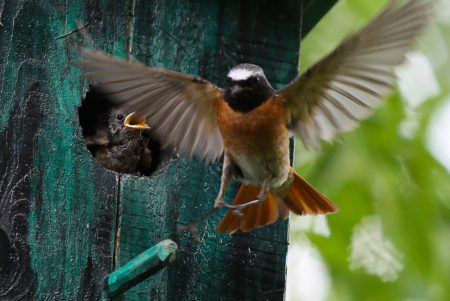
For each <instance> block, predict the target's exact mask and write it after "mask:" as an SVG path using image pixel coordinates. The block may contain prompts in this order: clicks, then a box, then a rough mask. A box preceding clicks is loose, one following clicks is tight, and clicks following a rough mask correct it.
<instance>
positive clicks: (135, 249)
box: [116, 0, 300, 300]
mask: <svg viewBox="0 0 450 301" xmlns="http://www.w3.org/2000/svg"><path fill="white" fill-rule="evenodd" d="M134 12H135V13H134V15H135V18H134V23H133V28H134V29H133V35H132V36H133V39H132V44H131V46H132V54H133V55H134V56H135V57H136V58H137V59H139V60H141V61H143V62H145V63H147V64H148V65H152V66H164V67H166V68H169V69H172V70H177V71H181V72H187V73H190V74H196V75H200V76H202V77H205V78H207V79H208V80H210V81H212V82H214V83H216V84H219V85H221V84H224V81H225V79H226V73H227V72H228V70H229V68H231V67H232V66H233V65H235V64H236V63H239V62H251V63H256V64H258V65H260V66H261V67H263V68H264V70H265V71H266V73H267V76H268V78H269V79H270V80H271V82H272V83H273V84H274V85H275V86H276V87H279V86H282V85H284V84H286V83H287V82H288V81H289V80H290V79H292V78H294V77H295V76H296V74H297V62H298V45H299V37H300V1H288V0H283V1H281V2H280V1H277V2H276V3H275V2H273V1H206V0H204V1H183V2H180V1H144V0H137V1H136V2H135V7H134ZM220 174H221V164H216V165H210V166H204V165H203V164H202V163H201V162H198V161H196V160H193V161H189V160H187V159H186V158H184V157H181V158H178V159H175V160H173V161H172V162H170V164H169V165H168V166H164V167H163V168H161V170H160V171H159V172H158V173H157V174H156V175H154V176H152V177H150V178H136V177H133V176H130V177H125V178H123V181H122V182H121V185H120V194H121V203H120V204H121V205H120V206H121V209H120V212H121V216H120V243H119V245H118V252H117V260H116V266H121V265H123V264H125V263H126V262H127V261H128V260H130V259H132V258H133V257H134V256H136V255H138V254H139V253H140V252H142V251H144V250H145V249H146V248H148V247H150V246H151V245H153V244H155V243H157V242H158V241H160V240H162V239H165V238H171V239H174V240H175V241H176V242H177V243H178V245H179V255H178V258H177V260H176V262H174V263H172V264H171V265H170V266H169V267H168V268H167V269H165V270H164V271H162V272H160V273H159V274H157V275H154V276H152V278H150V279H148V280H146V281H144V282H143V283H141V284H139V285H138V286H136V287H135V288H134V289H132V290H130V291H129V292H128V293H126V294H125V295H123V297H122V300H147V299H149V300H165V299H167V300H179V299H180V298H183V299H184V300H249V299H252V300H281V299H282V298H283V294H284V285H285V256H286V251H287V223H286V222H278V223H276V224H275V225H272V226H269V227H266V228H263V229H260V230H257V231H254V232H252V233H249V234H248V233H246V234H244V233H238V234H235V235H233V236H229V235H224V234H221V235H218V234H217V233H215V231H214V229H215V225H216V224H217V223H218V221H219V219H220V217H221V216H223V214H224V213H225V212H224V211H222V212H220V214H218V215H216V216H213V217H211V218H210V219H209V220H208V221H206V222H205V223H203V224H202V225H201V226H200V229H199V237H200V242H196V241H194V240H193V239H192V235H191V234H190V233H178V232H177V231H176V229H177V225H185V224H187V223H189V222H191V221H192V220H193V219H195V218H196V217H198V216H200V215H201V214H203V213H204V212H205V211H207V210H208V209H209V208H211V206H212V204H213V202H214V198H215V196H216V194H217V192H218V188H219V182H220ZM232 192H233V191H230V193H229V194H228V196H227V197H228V201H229V202H230V201H231V198H232V196H233V193H232ZM211 288H214V289H211Z"/></svg>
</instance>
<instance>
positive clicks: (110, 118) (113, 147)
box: [86, 107, 152, 174]
mask: <svg viewBox="0 0 450 301" xmlns="http://www.w3.org/2000/svg"><path fill="white" fill-rule="evenodd" d="M106 125H107V126H106V127H104V128H99V129H97V131H96V133H95V134H93V135H91V136H87V137H86V144H87V146H88V149H89V150H90V151H91V152H92V155H93V156H94V157H95V159H97V161H99V162H100V163H101V164H102V165H103V166H104V167H106V168H108V169H110V170H114V171H116V172H121V173H128V174H141V173H142V171H145V170H148V169H149V168H150V166H151V164H152V153H151V150H150V148H149V137H148V133H146V131H147V130H148V129H150V127H149V126H148V124H147V123H146V121H145V119H144V118H143V117H140V116H139V115H138V114H136V113H131V114H127V113H125V111H124V109H123V108H117V107H114V108H112V109H111V111H110V112H109V113H108V114H107V116H106Z"/></svg>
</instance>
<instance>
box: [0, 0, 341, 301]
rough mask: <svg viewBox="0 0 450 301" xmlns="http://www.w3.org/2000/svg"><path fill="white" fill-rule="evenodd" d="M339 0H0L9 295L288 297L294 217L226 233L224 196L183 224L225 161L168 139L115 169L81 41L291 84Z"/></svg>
mask: <svg viewBox="0 0 450 301" xmlns="http://www.w3.org/2000/svg"><path fill="white" fill-rule="evenodd" d="M334 2H335V1H333V0H330V1H328V0H327V1H310V0H281V1H234V0H233V1H217V0H212V1H139V0H137V1H135V0H130V1H103V0H101V1H90V0H72V1H57V0H49V1H30V0H25V1H6V2H5V1H3V2H2V3H0V17H1V20H0V21H1V23H0V41H1V45H2V47H1V50H0V56H1V57H0V66H1V69H0V83H1V99H0V107H1V110H0V113H1V115H0V246H1V247H0V299H1V300H47V299H51V300H87V299H88V300H100V299H102V300H105V299H108V298H117V299H120V300H180V299H184V300H282V299H283V296H284V290H285V278H286V253H287V246H288V223H287V222H284V221H279V222H277V223H275V224H273V225H270V226H267V227H264V228H261V229H258V230H255V231H252V232H249V233H242V232H237V233H235V234H233V235H228V234H223V233H216V232H215V226H216V225H217V223H218V222H219V220H220V219H221V217H223V215H224V214H225V209H224V210H221V211H219V212H218V213H217V214H215V215H212V216H210V217H209V218H208V219H206V220H205V221H204V222H202V223H201V224H200V225H199V227H198V233H197V234H196V235H197V236H198V237H195V236H196V235H194V234H195V233H192V232H191V231H183V230H181V229H183V226H186V225H188V224H190V223H191V222H192V221H195V220H196V218H198V217H200V216H202V215H203V214H204V213H205V212H208V210H210V209H211V207H212V206H213V204H214V198H215V196H216V195H217V192H218V189H219V184H220V176H221V163H220V162H219V163H215V164H209V165H204V164H203V163H202V162H200V161H199V160H197V159H195V158H194V159H188V158H186V157H184V156H182V155H176V154H173V153H171V152H168V154H167V156H166V157H165V158H166V160H161V162H160V164H158V166H157V167H155V168H154V170H152V172H151V173H149V174H145V175H142V174H139V175H134V174H127V173H118V172H114V171H110V170H108V169H106V168H105V167H104V166H103V165H101V164H99V162H97V161H96V160H95V158H94V157H93V156H92V154H91V152H89V150H88V148H87V147H86V143H85V139H84V136H83V130H82V127H81V125H80V118H79V107H80V105H81V103H82V101H83V98H85V97H86V95H87V91H88V90H89V87H88V86H87V83H86V81H85V80H84V79H83V77H81V76H80V74H81V72H80V70H79V69H77V68H75V67H73V66H71V65H69V64H68V62H69V61H71V60H75V59H77V48H78V47H79V46H80V45H84V46H87V47H92V48H96V49H101V50H103V51H105V52H107V53H110V54H112V55H115V56H118V57H122V58H124V59H125V58H130V57H133V58H136V59H138V60H140V61H141V62H143V63H145V64H147V65H150V66H156V67H164V68H167V69H170V70H174V71H179V72H184V73H188V74H192V75H198V76H201V77H203V78H206V79H207V80H209V81H211V82H213V83H216V84H217V85H222V84H224V82H225V80H226V74H227V72H228V70H229V69H230V68H231V67H232V66H233V65H236V64H237V63H244V62H248V63H254V64H257V65H259V66H261V67H262V68H263V69H264V70H265V72H266V75H267V77H268V78H269V80H270V82H271V83H272V84H273V85H274V86H275V88H280V87H282V86H283V85H285V84H286V83H287V82H289V81H290V80H291V79H293V78H294V77H295V76H296V75H297V70H298V59H299V45H300V39H301V37H302V36H305V35H306V34H307V32H308V31H309V30H310V29H311V27H312V26H313V25H314V24H315V23H316V22H317V21H318V20H319V19H320V17H321V16H322V15H323V14H325V13H326V11H327V10H328V9H329V8H330V7H331V6H332V5H333V4H334ZM237 187H238V186H237V185H235V187H234V191H236V189H237ZM232 192H233V191H231V192H230V193H228V194H227V198H226V201H227V202H231V199H232V198H233V193H232ZM195 238H196V239H195ZM168 239H169V240H170V241H168ZM160 242H162V243H160Z"/></svg>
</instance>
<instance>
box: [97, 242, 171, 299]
mask: <svg viewBox="0 0 450 301" xmlns="http://www.w3.org/2000/svg"><path fill="white" fill-rule="evenodd" d="M177 249H178V246H177V244H176V243H175V242H174V241H172V240H170V239H166V240H163V241H162V242H160V243H158V244H157V245H156V246H153V247H151V248H149V249H148V250H145V251H144V252H142V253H141V254H139V255H138V256H136V257H135V258H133V259H132V260H130V261H129V262H127V263H126V264H125V265H124V266H122V267H120V268H118V269H117V270H115V271H114V272H112V273H111V274H109V275H108V277H107V282H106V283H107V285H106V288H105V290H106V292H107V294H108V296H109V297H111V298H115V297H117V296H119V295H121V294H122V293H124V292H125V291H127V290H128V289H129V288H131V287H133V286H135V285H136V284H137V283H139V282H141V281H142V280H144V279H146V278H148V277H150V276H151V275H153V274H155V273H156V272H158V271H159V270H161V269H162V268H164V267H165V266H167V264H168V263H169V262H173V261H174V260H175V258H176V252H177Z"/></svg>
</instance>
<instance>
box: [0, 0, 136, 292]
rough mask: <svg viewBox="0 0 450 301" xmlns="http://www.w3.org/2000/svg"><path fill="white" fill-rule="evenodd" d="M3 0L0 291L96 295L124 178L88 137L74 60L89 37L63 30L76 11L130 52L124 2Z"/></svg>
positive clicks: (98, 37) (108, 42)
mask: <svg viewBox="0 0 450 301" xmlns="http://www.w3.org/2000/svg"><path fill="white" fill-rule="evenodd" d="M0 2H1V3H0V15H1V22H2V25H0V45H2V46H1V47H0V84H1V92H0V93H1V94H0V95H1V98H0V99H1V101H0V148H1V150H0V174H1V180H0V182H1V185H0V186H1V187H2V188H1V189H0V195H1V196H0V199H1V201H0V204H1V205H0V245H1V249H6V250H5V251H1V252H0V253H1V254H0V255H1V256H0V257H2V259H1V260H0V275H1V276H0V300H33V299H36V300H83V299H87V298H89V299H91V300H98V299H100V296H101V294H102V290H103V278H104V276H105V275H106V274H107V273H108V272H109V271H110V270H111V269H112V253H113V242H114V227H115V221H116V203H117V190H118V185H117V183H118V180H117V176H116V175H115V174H113V173H111V172H109V171H106V170H105V169H104V168H102V167H100V165H99V164H97V163H96V162H94V161H93V160H92V157H91V155H90V154H89V152H88V151H87V150H86V148H85V146H84V141H83V138H82V136H81V130H80V128H79V124H78V116H77V106H78V105H79V104H80V101H81V98H82V91H83V80H82V79H81V78H80V76H79V74H80V72H79V71H78V70H76V69H74V68H72V67H70V66H68V65H67V61H68V60H69V59H71V51H70V49H71V48H74V47H75V46H76V45H78V44H79V43H80V42H82V39H81V37H80V36H79V35H77V34H72V35H68V36H66V37H61V36H64V35H65V34H66V33H68V32H71V31H72V30H74V29H75V28H76V27H77V26H78V25H77V20H78V21H79V22H80V23H81V24H85V23H89V24H90V25H89V26H88V27H89V29H90V32H91V34H92V36H94V37H95V42H96V43H97V45H98V46H99V47H102V48H104V49H108V50H110V51H112V52H116V53H124V49H125V45H126V34H127V5H126V4H125V3H120V4H119V3H118V4H110V3H109V2H110V1H107V0H105V1H96V2H95V3H94V2H92V1H90V0H86V1H70V2H69V1H59V0H48V1H34V0H18V1H0ZM112 12H113V13H112ZM2 252H4V253H5V254H4V253H2ZM3 255H7V256H5V257H3Z"/></svg>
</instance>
